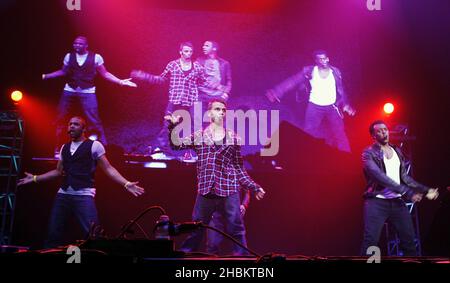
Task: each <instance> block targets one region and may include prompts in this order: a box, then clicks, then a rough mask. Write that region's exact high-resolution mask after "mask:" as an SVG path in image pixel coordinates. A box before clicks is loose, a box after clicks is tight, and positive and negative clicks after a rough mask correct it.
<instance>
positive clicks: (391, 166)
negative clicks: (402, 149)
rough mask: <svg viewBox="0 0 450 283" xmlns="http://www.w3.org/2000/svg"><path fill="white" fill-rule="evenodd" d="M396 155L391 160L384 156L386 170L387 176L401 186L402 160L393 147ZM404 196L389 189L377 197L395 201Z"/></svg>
mask: <svg viewBox="0 0 450 283" xmlns="http://www.w3.org/2000/svg"><path fill="white" fill-rule="evenodd" d="M391 149H392V151H393V152H394V154H393V155H392V157H391V159H388V158H387V157H386V155H385V154H383V161H384V167H385V168H386V175H387V176H388V177H389V178H391V179H392V180H394V182H396V183H397V184H400V158H399V157H398V155H397V152H396V151H395V150H394V149H393V148H392V147H391ZM401 196H402V195H401V194H399V193H396V192H393V191H391V190H389V189H387V188H385V189H384V190H383V191H381V193H380V194H378V195H376V197H377V198H382V199H393V198H399V197H401Z"/></svg>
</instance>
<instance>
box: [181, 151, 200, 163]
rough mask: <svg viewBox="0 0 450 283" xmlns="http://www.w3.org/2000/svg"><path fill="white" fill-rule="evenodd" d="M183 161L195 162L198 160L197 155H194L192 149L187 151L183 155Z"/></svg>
mask: <svg viewBox="0 0 450 283" xmlns="http://www.w3.org/2000/svg"><path fill="white" fill-rule="evenodd" d="M181 161H183V162H186V163H193V162H196V161H197V159H196V158H195V157H193V156H192V154H191V152H190V151H187V152H186V153H185V154H184V156H183V158H182V159H181Z"/></svg>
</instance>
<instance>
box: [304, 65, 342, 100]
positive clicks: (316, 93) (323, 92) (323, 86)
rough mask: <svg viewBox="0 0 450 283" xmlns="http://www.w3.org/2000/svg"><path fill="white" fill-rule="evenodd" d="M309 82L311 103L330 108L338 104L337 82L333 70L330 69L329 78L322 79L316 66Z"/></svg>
mask: <svg viewBox="0 0 450 283" xmlns="http://www.w3.org/2000/svg"><path fill="white" fill-rule="evenodd" d="M309 82H310V83H311V92H310V94H309V102H311V103H314V104H316V105H319V106H328V105H332V104H334V103H335V102H336V81H335V79H334V75H333V70H331V69H330V71H329V73H328V76H327V77H326V78H322V77H321V76H320V74H319V68H318V67H317V66H315V67H314V69H313V73H312V78H311V80H310V81H309Z"/></svg>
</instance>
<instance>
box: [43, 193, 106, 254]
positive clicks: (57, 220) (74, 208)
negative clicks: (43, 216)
mask: <svg viewBox="0 0 450 283" xmlns="http://www.w3.org/2000/svg"><path fill="white" fill-rule="evenodd" d="M70 215H75V217H76V218H77V220H78V222H79V223H80V226H81V229H82V231H83V235H84V236H85V237H87V236H88V235H89V230H90V227H91V225H92V224H98V216H97V208H96V207H95V202H94V198H93V197H91V196H73V195H66V194H56V198H55V202H54V203H53V208H52V212H51V215H50V221H49V227H48V239H47V241H46V243H45V248H53V247H57V246H59V245H62V244H63V243H62V240H63V236H64V231H65V225H66V223H67V220H68V218H69V216H70Z"/></svg>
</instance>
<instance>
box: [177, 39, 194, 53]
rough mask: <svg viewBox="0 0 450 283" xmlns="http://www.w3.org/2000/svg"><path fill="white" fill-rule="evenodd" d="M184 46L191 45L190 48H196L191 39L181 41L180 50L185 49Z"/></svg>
mask: <svg viewBox="0 0 450 283" xmlns="http://www.w3.org/2000/svg"><path fill="white" fill-rule="evenodd" d="M183 46H189V47H190V48H192V50H194V44H192V42H190V41H184V42H182V43H180V51H181V50H183Z"/></svg>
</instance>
